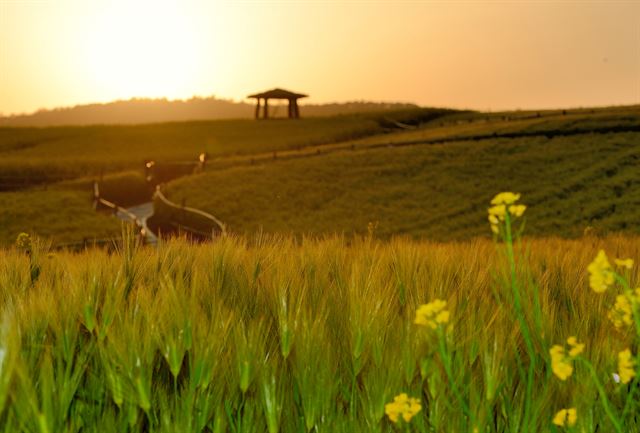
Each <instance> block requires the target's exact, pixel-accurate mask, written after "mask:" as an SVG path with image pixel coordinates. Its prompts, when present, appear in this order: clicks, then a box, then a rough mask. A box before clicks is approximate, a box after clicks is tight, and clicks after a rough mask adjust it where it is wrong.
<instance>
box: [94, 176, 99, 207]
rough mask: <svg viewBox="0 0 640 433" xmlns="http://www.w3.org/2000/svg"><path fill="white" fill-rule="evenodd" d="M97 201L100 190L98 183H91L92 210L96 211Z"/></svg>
mask: <svg viewBox="0 0 640 433" xmlns="http://www.w3.org/2000/svg"><path fill="white" fill-rule="evenodd" d="M99 201H100V190H99V189H98V182H97V181H93V210H98V202H99Z"/></svg>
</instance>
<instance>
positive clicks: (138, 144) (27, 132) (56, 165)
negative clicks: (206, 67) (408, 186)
mask: <svg viewBox="0 0 640 433" xmlns="http://www.w3.org/2000/svg"><path fill="white" fill-rule="evenodd" d="M442 113H445V111H444V110H430V109H417V110H408V111H397V112H393V113H383V114H379V113H378V114H363V115H348V116H337V117H325V118H309V119H301V120H295V121H292V120H288V119H282V120H276V121H271V122H256V121H254V120H220V121H208V122H205V121H201V122H183V123H166V124H151V125H136V126H87V127H55V128H0V173H1V174H2V175H0V183H2V181H3V178H7V177H12V176H13V177H17V178H20V179H23V178H27V180H28V178H29V177H31V178H32V179H36V178H39V177H45V178H47V177H48V178H49V179H56V178H61V177H63V178H69V177H76V176H82V175H86V174H97V173H98V172H100V171H101V170H103V171H106V172H108V171H114V170H123V169H130V168H139V167H141V166H142V163H143V162H144V161H145V160H147V159H155V160H159V161H163V160H182V161H196V159H197V157H198V155H199V154H200V153H201V152H208V153H209V154H210V155H211V156H212V157H216V156H221V155H241V154H250V153H257V152H264V151H276V150H283V149H291V148H299V147H304V146H308V145H312V144H318V143H329V142H335V141H340V140H346V139H350V138H355V137H361V136H364V135H368V134H374V133H379V132H380V131H382V130H383V126H381V125H380V119H381V118H384V117H387V116H391V117H394V116H396V117H398V118H400V119H404V118H410V119H411V118H414V119H420V118H428V117H431V116H434V115H439V114H442Z"/></svg>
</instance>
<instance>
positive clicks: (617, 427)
mask: <svg viewBox="0 0 640 433" xmlns="http://www.w3.org/2000/svg"><path fill="white" fill-rule="evenodd" d="M583 363H584V365H586V366H587V369H588V370H589V373H591V377H592V378H593V382H594V383H595V385H596V389H597V390H598V394H600V400H602V407H603V408H604V411H605V413H606V414H607V416H608V417H609V420H611V423H612V424H613V427H614V428H615V430H616V432H618V433H622V426H621V425H620V421H619V420H618V417H616V415H615V414H614V413H613V409H611V406H609V399H608V398H607V394H606V393H605V391H604V388H603V386H602V384H601V383H600V379H598V375H597V374H596V370H595V369H594V368H593V365H591V363H590V362H587V361H583Z"/></svg>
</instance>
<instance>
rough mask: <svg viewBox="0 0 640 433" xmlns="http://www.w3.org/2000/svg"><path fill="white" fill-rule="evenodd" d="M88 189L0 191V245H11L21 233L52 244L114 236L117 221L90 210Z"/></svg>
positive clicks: (118, 228) (118, 232)
mask: <svg viewBox="0 0 640 433" xmlns="http://www.w3.org/2000/svg"><path fill="white" fill-rule="evenodd" d="M90 191H91V190H84V191H68V190H56V189H49V190H46V191H45V190H36V191H20V192H0V203H1V205H0V227H1V228H2V229H1V230H0V245H11V244H12V243H14V242H15V240H16V237H17V236H18V234H20V233H22V232H27V233H32V234H37V235H38V236H40V237H42V238H43V239H46V240H47V242H50V243H51V244H53V245H59V244H65V243H74V242H83V241H84V240H85V239H86V240H87V241H91V240H93V239H109V238H113V237H118V236H119V235H120V221H119V220H117V219H116V218H114V217H111V216H109V215H107V214H103V213H98V212H96V211H94V210H93V207H92V205H91V204H92V195H91V194H92V193H91V192H90Z"/></svg>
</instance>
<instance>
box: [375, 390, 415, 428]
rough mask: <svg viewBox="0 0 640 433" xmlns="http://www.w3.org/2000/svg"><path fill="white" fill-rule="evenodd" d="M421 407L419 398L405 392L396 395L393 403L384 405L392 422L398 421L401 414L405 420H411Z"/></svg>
mask: <svg viewBox="0 0 640 433" xmlns="http://www.w3.org/2000/svg"><path fill="white" fill-rule="evenodd" d="M421 409H422V405H421V404H420V401H419V400H418V399H417V398H413V397H409V396H408V395H407V394H405V393H404V392H403V393H402V394H400V395H397V396H395V397H394V398H393V401H392V402H391V403H387V404H386V405H385V406H384V413H386V414H387V416H388V417H389V420H391V422H394V423H397V422H398V419H399V418H400V416H402V419H403V420H404V421H405V422H409V421H411V418H413V417H414V416H415V415H416V414H417V413H418V412H420V410H421Z"/></svg>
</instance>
